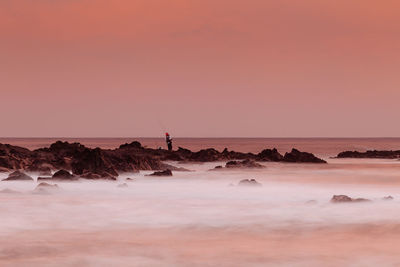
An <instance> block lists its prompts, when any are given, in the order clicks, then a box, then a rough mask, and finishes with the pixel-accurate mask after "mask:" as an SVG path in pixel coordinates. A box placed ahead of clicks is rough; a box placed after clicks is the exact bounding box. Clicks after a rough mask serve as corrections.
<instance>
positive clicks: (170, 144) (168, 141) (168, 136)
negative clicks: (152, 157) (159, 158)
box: [165, 133, 172, 151]
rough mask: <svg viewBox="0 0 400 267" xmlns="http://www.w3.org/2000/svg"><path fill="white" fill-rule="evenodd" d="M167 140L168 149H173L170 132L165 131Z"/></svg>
mask: <svg viewBox="0 0 400 267" xmlns="http://www.w3.org/2000/svg"><path fill="white" fill-rule="evenodd" d="M165 142H167V146H168V151H172V138H171V136H170V135H169V133H165Z"/></svg>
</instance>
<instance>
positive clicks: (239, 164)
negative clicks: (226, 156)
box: [225, 159, 265, 168]
mask: <svg viewBox="0 0 400 267" xmlns="http://www.w3.org/2000/svg"><path fill="white" fill-rule="evenodd" d="M225 167H226V168H264V167H265V166H263V165H261V164H259V163H257V162H255V161H254V160H250V159H245V160H242V161H236V160H231V161H228V162H227V163H226V165H225Z"/></svg>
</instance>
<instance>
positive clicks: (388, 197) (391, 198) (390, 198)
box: [382, 196, 393, 200]
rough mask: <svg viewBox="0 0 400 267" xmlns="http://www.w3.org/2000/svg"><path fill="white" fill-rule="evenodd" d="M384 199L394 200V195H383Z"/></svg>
mask: <svg viewBox="0 0 400 267" xmlns="http://www.w3.org/2000/svg"><path fill="white" fill-rule="evenodd" d="M382 199H383V200H393V197H392V196H386V197H383V198H382Z"/></svg>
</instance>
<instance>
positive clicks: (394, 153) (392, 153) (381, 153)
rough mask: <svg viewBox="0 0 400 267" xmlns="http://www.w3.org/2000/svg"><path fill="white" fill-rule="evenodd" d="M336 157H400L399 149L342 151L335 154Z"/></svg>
mask: <svg viewBox="0 0 400 267" xmlns="http://www.w3.org/2000/svg"><path fill="white" fill-rule="evenodd" d="M337 157H338V158H377V159H397V158H400V150H368V151H366V152H358V151H344V152H340V153H339V154H338V155H337Z"/></svg>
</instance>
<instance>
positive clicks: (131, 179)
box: [125, 177, 135, 181]
mask: <svg viewBox="0 0 400 267" xmlns="http://www.w3.org/2000/svg"><path fill="white" fill-rule="evenodd" d="M125 180H126V181H135V179H133V178H129V177H128V178H126V179H125Z"/></svg>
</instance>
